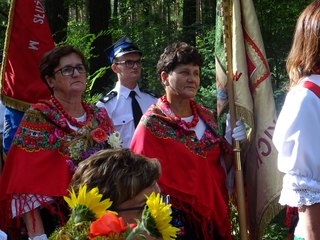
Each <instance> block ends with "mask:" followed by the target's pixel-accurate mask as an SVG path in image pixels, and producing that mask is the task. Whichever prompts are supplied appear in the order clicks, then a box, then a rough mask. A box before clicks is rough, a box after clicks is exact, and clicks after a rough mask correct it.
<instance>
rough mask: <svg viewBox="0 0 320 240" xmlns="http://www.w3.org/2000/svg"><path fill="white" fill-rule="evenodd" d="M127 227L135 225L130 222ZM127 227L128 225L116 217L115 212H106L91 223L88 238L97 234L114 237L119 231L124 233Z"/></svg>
mask: <svg viewBox="0 0 320 240" xmlns="http://www.w3.org/2000/svg"><path fill="white" fill-rule="evenodd" d="M129 227H130V228H131V229H133V228H134V227H135V225H134V224H133V225H132V224H130V226H129ZM127 228H128V226H126V225H125V223H124V221H123V219H122V218H121V217H117V216H116V215H115V214H113V213H111V212H107V213H105V214H104V215H103V216H102V217H101V218H99V219H98V220H96V221H94V222H92V223H91V225H90V233H89V239H93V238H94V237H98V236H105V237H111V238H113V237H114V238H115V237H117V236H119V235H120V234H121V233H125V232H126V230H127Z"/></svg>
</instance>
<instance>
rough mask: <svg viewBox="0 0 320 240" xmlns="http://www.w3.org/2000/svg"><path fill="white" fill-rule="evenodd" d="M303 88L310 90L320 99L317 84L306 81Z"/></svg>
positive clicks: (319, 90) (319, 88) (319, 89)
mask: <svg viewBox="0 0 320 240" xmlns="http://www.w3.org/2000/svg"><path fill="white" fill-rule="evenodd" d="M303 87H305V88H308V89H309V90H310V91H312V92H313V93H314V94H315V95H317V97H318V98H320V87H319V86H318V85H317V84H315V83H313V82H310V81H305V82H303Z"/></svg>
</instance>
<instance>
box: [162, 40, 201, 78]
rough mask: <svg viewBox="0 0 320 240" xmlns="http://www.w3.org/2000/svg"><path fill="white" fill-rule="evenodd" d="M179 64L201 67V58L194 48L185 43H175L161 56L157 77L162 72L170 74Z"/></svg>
mask: <svg viewBox="0 0 320 240" xmlns="http://www.w3.org/2000/svg"><path fill="white" fill-rule="evenodd" d="M180 64H194V65H198V66H199V67H201V66H202V64H203V58H202V56H201V54H200V53H199V52H198V50H197V49H196V48H195V47H193V46H191V45H189V44H187V43H185V42H175V43H172V44H170V45H168V46H167V47H166V48H165V49H164V52H163V53H162V54H161V56H160V58H159V61H158V64H157V73H158V74H159V75H160V74H161V72H162V71H165V72H167V73H170V72H172V71H173V70H174V69H175V68H176V67H177V66H178V65H180Z"/></svg>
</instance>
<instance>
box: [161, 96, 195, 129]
mask: <svg viewBox="0 0 320 240" xmlns="http://www.w3.org/2000/svg"><path fill="white" fill-rule="evenodd" d="M161 101H162V102H163V103H165V104H166V106H167V107H169V102H168V100H167V97H166V96H163V97H161ZM190 106H191V110H192V115H193V119H192V121H191V122H186V121H184V120H182V119H181V117H179V116H177V115H176V114H174V115H173V118H174V119H175V120H176V121H181V122H182V123H183V124H184V125H185V126H186V127H187V128H193V127H195V126H197V124H198V122H199V115H198V112H197V107H196V103H195V101H194V100H192V99H190Z"/></svg>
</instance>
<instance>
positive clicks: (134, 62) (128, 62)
mask: <svg viewBox="0 0 320 240" xmlns="http://www.w3.org/2000/svg"><path fill="white" fill-rule="evenodd" d="M115 64H117V65H120V64H124V65H126V67H127V68H133V66H134V65H137V67H140V66H141V60H137V61H133V60H126V61H121V62H115Z"/></svg>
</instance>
